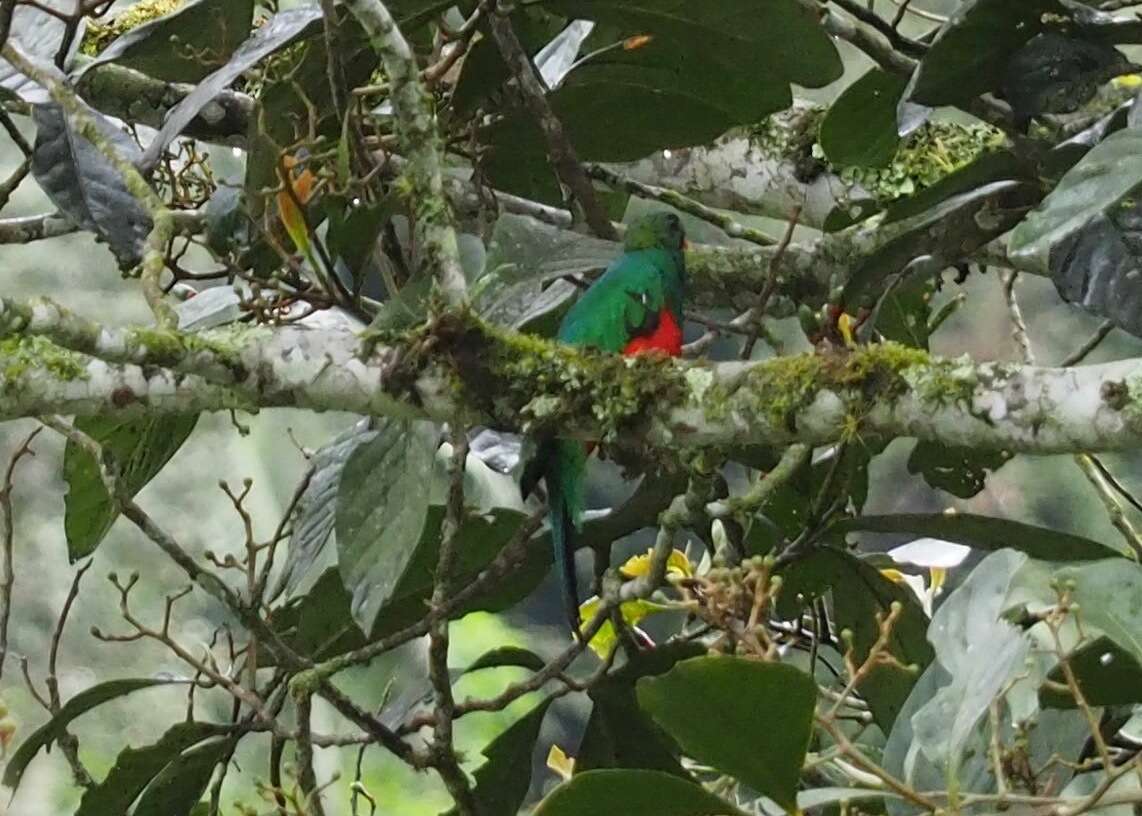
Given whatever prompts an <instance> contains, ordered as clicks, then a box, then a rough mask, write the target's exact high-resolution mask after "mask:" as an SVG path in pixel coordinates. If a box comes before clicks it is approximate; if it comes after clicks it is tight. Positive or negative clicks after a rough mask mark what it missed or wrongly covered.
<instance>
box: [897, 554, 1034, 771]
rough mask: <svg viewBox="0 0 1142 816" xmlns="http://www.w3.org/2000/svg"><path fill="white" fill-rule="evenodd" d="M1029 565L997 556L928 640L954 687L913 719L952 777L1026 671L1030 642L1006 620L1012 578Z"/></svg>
mask: <svg viewBox="0 0 1142 816" xmlns="http://www.w3.org/2000/svg"><path fill="white" fill-rule="evenodd" d="M1026 560H1027V556H1025V555H1023V554H1022V553H1016V552H1012V551H1010V550H1006V551H1001V552H997V553H993V554H992V555H990V556H988V557H987V558H986V559H985V560H984V561H983V562H981V563H980V565H979V566H978V567H977V568H976V569H974V570H973V571H972V573H971V574H970V575H969V576H968V578H967V579H966V580H965V581H964V582H963V583H962V584H961V585H960V586H959V587H957V588H956V590H955V591H954V592H953V593H952V594H951V595H950V596H949V597H948V598H947V599H946V600H945V601H944V603H943V604H941V606H940V608H939V609H937V610H936V613H935V614H934V615H933V616H932V625H931V626H930V627H929V629H928V639H929V640H930V641H931V642H932V645H933V646H934V647H935V650H936V659H937V660H939V661H940V664H941V665H942V666H943V667H944V668H945V669H946V670H947V672H948V674H949V676H950V677H951V682H950V683H948V684H947V685H945V686H944V687H943V688H941V689H940V691H939V692H937V694H936V695H935V696H934V697H933V698H932V700H931V701H930V702H929V703H928V704H926V705H925V706H924V707H922V708H921V709H920V710H918V711H917V712H916V713H915V714H914V715H913V716H912V728H913V733H914V739H915V740H916V742H917V744H918V745H919V746H920V750H922V751H923V752H924V753H925V755H926V756H927V757H928V759H929V760H930V761H931V762H933V763H936V764H937V765H939V766H943V767H947V768H950V769H951V770H950V771H949V773H954V772H955V771H956V769H958V767H959V764H960V761H961V756H962V754H963V752H964V750H965V749H966V748H967V747H968V742H969V738H970V737H971V735H972V732H973V731H974V729H975V726H976V724H977V723H978V722H979V720H980V719H981V718H982V717H983V716H984V715H985V714H986V713H987V710H988V706H990V705H991V703H992V702H993V701H994V700H995V699H996V698H997V697H998V696H999V695H1000V694H1001V693H1002V692H1003V691H1005V690H1007V687H1008V686H1009V684H1010V683H1011V681H1012V680H1013V679H1014V677H1015V675H1016V674H1018V673H1020V672H1024V671H1026V669H1025V666H1024V662H1025V658H1026V656H1027V653H1028V650H1029V649H1030V645H1031V644H1030V641H1029V640H1028V639H1027V638H1025V637H1024V636H1023V634H1022V633H1021V632H1020V631H1019V630H1018V629H1016V628H1015V627H1014V626H1012V625H1011V624H1010V623H1009V622H1007V621H1006V620H1003V619H1002V618H1001V615H1002V613H1003V610H1004V604H1005V601H1006V597H1007V592H1008V587H1009V585H1010V583H1011V580H1012V576H1013V575H1014V574H1015V572H1016V571H1017V570H1018V569H1019V567H1020V566H1021V565H1022V564H1023V563H1025V562H1026ZM979 655H986V659H983V660H981V659H980V657H979Z"/></svg>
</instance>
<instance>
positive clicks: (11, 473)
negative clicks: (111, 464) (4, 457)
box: [0, 426, 43, 677]
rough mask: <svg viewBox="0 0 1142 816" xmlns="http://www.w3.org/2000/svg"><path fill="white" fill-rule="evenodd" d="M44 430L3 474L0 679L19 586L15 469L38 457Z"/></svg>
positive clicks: (23, 447)
mask: <svg viewBox="0 0 1142 816" xmlns="http://www.w3.org/2000/svg"><path fill="white" fill-rule="evenodd" d="M42 430H43V427H42V426H39V427H37V428H35V430H33V431H32V432H31V433H30V434H28V435H27V436H26V437H25V438H24V441H23V442H21V443H20V446H19V447H18V448H16V452H15V453H13V454H12V456H11V458H9V459H8V469H7V471H5V473H4V486H3V487H2V488H0V543H2V544H3V548H4V550H3V553H4V565H3V574H2V577H0V677H3V675H4V663H5V661H6V660H7V658H8V621H9V619H10V618H11V616H12V589H13V587H14V586H15V583H16V563H15V556H14V553H13V544H14V540H15V520H14V519H13V515H12V490H13V489H14V488H15V477H16V467H17V465H19V463H20V460H21V459H23V458H24V457H25V456H35V455H36V454H35V451H33V450H32V447H31V446H32V442H33V441H35V438H36V436H38V435H39V433H40V431H42Z"/></svg>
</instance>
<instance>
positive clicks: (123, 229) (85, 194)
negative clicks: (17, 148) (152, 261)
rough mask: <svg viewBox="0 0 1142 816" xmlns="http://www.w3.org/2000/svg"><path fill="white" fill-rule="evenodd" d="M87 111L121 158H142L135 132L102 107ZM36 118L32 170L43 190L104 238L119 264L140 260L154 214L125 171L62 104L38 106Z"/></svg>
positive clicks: (33, 113) (34, 119)
mask: <svg viewBox="0 0 1142 816" xmlns="http://www.w3.org/2000/svg"><path fill="white" fill-rule="evenodd" d="M86 113H87V116H88V117H90V118H92V119H93V120H94V121H95V124H96V126H97V127H98V129H99V132H100V134H101V135H102V137H103V138H104V140H105V141H106V142H107V143H108V144H110V145H111V146H112V147H114V149H115V151H116V152H117V153H118V154H119V156H120V157H121V158H122V159H124V160H125V161H127V162H130V163H135V162H136V161H137V160H138V158H139V149H138V147H137V146H136V145H135V142H134V141H132V140H131V138H130V137H128V136H127V135H126V134H125V133H123V131H121V130H120V129H119V128H117V127H115V125H113V124H111V122H110V121H109V120H108V119H107V118H106V117H104V116H103V115H102V114H100V113H98V112H97V111H94V110H92V109H90V108H88V109H87V111H86ZM32 118H33V121H35V123H36V143H35V146H34V149H33V152H32V175H33V176H35V179H36V181H37V182H39V184H40V187H41V188H42V189H43V191H44V193H45V194H46V195H47V196H48V198H50V199H51V201H52V203H53V204H55V205H56V206H57V207H59V209H60V211H61V212H63V213H64V214H65V215H66V216H67V217H68V218H70V219H71V220H72V221H74V222H75V223H76V224H77V225H78V226H79V227H81V228H82V229H85V230H88V231H89V232H94V233H95V234H96V235H97V236H99V238H101V239H102V240H103V241H105V242H106V243H107V245H108V246H109V247H110V248H111V251H112V252H113V253H114V254H115V257H116V258H117V259H118V261H119V263H120V265H123V266H130V265H132V264H134V263H136V262H137V261H138V260H139V259H140V258H141V257H142V247H143V242H144V241H145V239H146V237H147V233H149V232H150V231H151V217H150V215H149V214H148V212H147V210H146V209H145V208H144V207H143V205H142V204H141V203H140V202H139V200H138V199H137V198H135V196H134V195H132V194H131V192H130V190H129V189H128V188H127V183H126V181H125V180H124V178H123V175H122V174H121V173H120V172H119V170H118V169H117V168H116V167H115V166H114V165H113V164H111V162H110V161H109V160H108V159H107V157H106V156H104V155H103V153H102V152H101V151H100V150H99V148H97V147H96V146H95V145H93V144H92V143H91V142H89V141H88V140H87V139H86V138H84V137H83V136H81V135H80V134H79V133H78V132H77V131H76V129H75V126H74V125H73V123H72V122H70V121H69V118H68V117H67V115H66V114H65V113H64V112H63V109H61V108H60V107H59V106H58V105H55V104H46V105H38V106H36V107H35V108H33V110H32Z"/></svg>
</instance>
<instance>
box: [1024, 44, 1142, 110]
mask: <svg viewBox="0 0 1142 816" xmlns="http://www.w3.org/2000/svg"><path fill="white" fill-rule="evenodd" d="M1135 70H1136V66H1135V65H1134V64H1133V63H1131V62H1130V61H1129V60H1128V59H1126V57H1125V56H1124V55H1123V53H1122V52H1121V51H1119V50H1118V49H1117V48H1115V47H1114V46H1113V45H1109V44H1106V43H1100V42H1090V41H1087V40H1083V39H1080V38H1078V37H1068V36H1065V35H1063V34H1058V33H1055V32H1044V33H1042V34H1039V35H1038V36H1036V37H1035V38H1034V39H1032V40H1031V41H1030V42H1028V43H1027V44H1026V45H1024V46H1023V47H1022V48H1021V49H1019V50H1018V51H1017V52H1015V55H1014V56H1012V57H1011V60H1010V61H1009V62H1008V64H1007V71H1006V74H1005V75H1004V78H1003V95H1004V97H1005V98H1006V99H1007V101H1008V103H1009V104H1010V105H1011V109H1012V110H1013V111H1014V112H1015V116H1016V119H1017V121H1020V123H1024V122H1026V121H1027V120H1029V119H1030V117H1032V116H1035V115H1037V114H1040V113H1073V112H1074V111H1077V110H1078V109H1079V108H1081V107H1082V106H1083V105H1085V104H1086V103H1087V102H1089V101H1090V100H1091V99H1092V98H1093V97H1094V95H1095V93H1096V92H1097V91H1098V88H1099V86H1100V85H1102V84H1103V83H1105V82H1107V81H1108V80H1110V79H1112V78H1113V77H1116V76H1119V75H1121V74H1126V73H1131V72H1133V71H1135Z"/></svg>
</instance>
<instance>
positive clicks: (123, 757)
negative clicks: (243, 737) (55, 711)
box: [75, 722, 230, 816]
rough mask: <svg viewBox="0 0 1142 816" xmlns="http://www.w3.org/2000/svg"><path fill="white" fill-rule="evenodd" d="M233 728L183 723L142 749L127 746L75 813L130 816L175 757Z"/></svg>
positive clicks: (77, 815)
mask: <svg viewBox="0 0 1142 816" xmlns="http://www.w3.org/2000/svg"><path fill="white" fill-rule="evenodd" d="M229 730H230V729H229V728H228V727H227V726H224V725H216V724H214V723H203V722H181V723H177V724H176V725H174V726H172V727H171V728H170V729H169V730H168V731H167V732H166V733H165V734H163V736H162V738H160V739H159V740H158V742H154V743H152V744H150V745H144V746H143V747H141V748H124V749H123V750H122V751H121V752H120V753H119V756H118V758H116V760H115V765H114V766H112V768H111V770H110V771H108V773H107V776H106V777H104V779H103V781H102V782H100V783H99V784H98V785H95V786H94V787H91V788H88V789H87V790H85V791H84V793H83V799H82V800H80V803H79V809H78V810H76V812H75V816H126V814H127V811H128V809H129V808H130V807H131V803H132V802H134V801H135V799H136V797H138V795H139V794H140V793H142V791H143V789H144V788H145V787H147V784H148V783H149V782H150V781H151V780H152V779H154V778H155V777H156V776H157V775H158V774H159V773H160V772H161V771H162V770H163V768H165V767H166V766H167V765H168V764H169V763H170V762H171V761H172V760H173V759H174V758H175V757H177V756H179V755H180V754H181V753H182V752H183V751H185V750H186V749H188V748H190V747H191V746H193V745H196V744H197V743H199V742H202V741H203V740H205V739H208V738H210V737H214V736H220V735H222V734H225V733H226V732H227V731H229Z"/></svg>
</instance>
